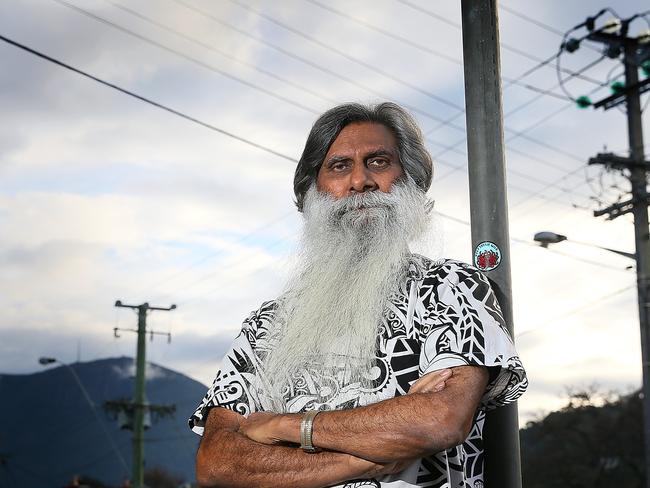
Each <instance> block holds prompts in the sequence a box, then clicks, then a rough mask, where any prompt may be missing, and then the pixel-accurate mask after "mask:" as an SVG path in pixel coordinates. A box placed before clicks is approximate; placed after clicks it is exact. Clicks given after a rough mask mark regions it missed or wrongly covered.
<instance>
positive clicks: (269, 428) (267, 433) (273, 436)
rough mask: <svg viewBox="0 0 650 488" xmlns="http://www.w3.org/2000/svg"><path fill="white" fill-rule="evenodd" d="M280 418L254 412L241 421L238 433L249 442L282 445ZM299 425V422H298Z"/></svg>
mask: <svg viewBox="0 0 650 488" xmlns="http://www.w3.org/2000/svg"><path fill="white" fill-rule="evenodd" d="M281 417H282V416H281V415H279V414H276V413H271V412H255V413H252V414H250V415H249V416H248V418H246V419H244V420H242V421H241V422H240V424H239V432H240V433H241V434H243V435H245V436H246V437H248V438H249V439H250V440H252V441H255V442H259V443H260V444H267V445H274V444H282V443H284V442H283V441H282V439H281V438H280V432H279V430H278V429H279V428H280V418H281ZM298 425H300V420H298Z"/></svg>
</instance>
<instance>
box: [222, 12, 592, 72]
mask: <svg viewBox="0 0 650 488" xmlns="http://www.w3.org/2000/svg"><path fill="white" fill-rule="evenodd" d="M231 1H232V0H231ZM397 1H398V2H400V3H403V4H404V5H408V6H409V7H411V8H412V9H414V10H417V11H419V12H421V13H423V14H425V15H428V16H429V17H432V18H434V19H437V20H440V21H441V22H444V23H446V24H448V25H451V26H453V27H455V28H457V29H462V26H461V25H460V24H458V23H456V22H452V21H450V20H449V19H445V18H444V17H443V16H441V15H439V14H436V13H435V12H432V11H431V10H429V9H426V8H424V7H421V6H420V5H416V4H415V3H412V2H410V1H409V0H397ZM501 46H502V47H503V49H505V50H507V51H510V52H513V53H515V54H519V55H520V56H523V57H526V58H528V59H530V60H533V61H536V62H537V63H539V64H538V66H536V67H535V70H537V69H539V68H541V67H543V66H546V65H548V64H549V63H550V61H549V60H548V59H546V60H545V59H541V58H538V57H537V56H534V55H532V54H530V53H528V52H526V51H522V50H521V49H519V48H517V47H515V46H512V45H510V44H506V43H503V42H501ZM563 72H564V73H566V74H573V72H572V71H571V70H568V69H564V70H563ZM579 78H581V79H582V80H585V81H589V82H590V83H595V84H600V81H598V80H595V79H593V78H590V77H586V76H582V75H579ZM503 79H504V80H507V78H505V77H504V78H503Z"/></svg>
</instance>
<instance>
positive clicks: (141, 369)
mask: <svg viewBox="0 0 650 488" xmlns="http://www.w3.org/2000/svg"><path fill="white" fill-rule="evenodd" d="M115 306H116V307H121V308H130V309H132V310H137V311H138V328H137V330H133V329H119V328H117V327H115V328H114V329H113V332H114V334H115V337H119V335H118V334H117V331H118V330H128V331H129V332H136V333H137V334H138V346H137V351H136V358H135V364H136V368H135V391H134V394H133V468H132V470H133V473H132V478H133V479H132V482H133V488H144V415H145V410H146V409H147V408H148V405H146V403H145V366H146V342H145V334H146V333H147V313H148V312H149V311H150V310H161V311H165V312H168V311H170V310H174V309H175V308H176V305H172V306H171V307H168V308H162V307H151V306H149V304H148V303H143V304H142V305H125V304H123V303H122V302H121V301H120V300H118V301H116V302H115ZM149 334H150V336H151V338H152V339H153V336H154V334H161V333H160V332H154V331H149ZM165 335H167V336H168V339H170V338H171V336H170V335H169V334H165Z"/></svg>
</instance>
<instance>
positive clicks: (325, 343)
mask: <svg viewBox="0 0 650 488" xmlns="http://www.w3.org/2000/svg"><path fill="white" fill-rule="evenodd" d="M428 213H429V204H428V202H427V198H426V195H425V194H424V193H423V192H422V191H421V190H419V189H418V187H417V186H416V185H415V183H413V181H412V180H410V179H405V180H403V181H400V182H398V183H396V184H394V185H393V187H392V190H391V192H390V193H383V192H379V191H374V192H366V193H360V194H355V195H352V196H350V197H348V198H344V199H339V200H335V199H334V198H332V197H331V196H329V195H328V194H324V193H321V192H319V191H317V190H316V188H315V187H312V188H311V189H310V190H309V191H308V192H307V195H306V199H305V207H304V217H305V228H304V233H303V239H302V251H301V253H300V255H299V262H298V266H297V268H296V270H295V272H294V273H293V276H292V278H291V279H290V280H289V282H288V286H287V289H286V292H285V293H284V295H283V297H282V298H281V299H280V301H279V306H278V310H277V314H276V319H275V321H274V322H275V328H274V330H273V331H272V336H274V340H273V341H272V342H274V343H275V345H274V346H273V348H272V350H271V352H270V353H269V356H268V357H267V359H266V361H265V362H264V364H263V368H264V373H265V374H264V376H265V377H266V378H267V381H268V383H269V384H268V385H267V387H270V388H271V395H272V398H273V401H272V403H273V404H274V407H273V408H274V409H275V410H284V409H285V408H286V405H284V402H283V401H282V397H283V396H285V395H286V394H287V393H289V391H288V390H287V389H288V388H290V386H289V385H290V384H291V379H292V378H294V379H296V378H299V377H300V375H301V374H303V373H304V372H306V371H309V372H312V373H313V372H315V373H317V374H320V375H327V376H331V377H334V378H338V381H339V382H340V381H344V382H345V384H348V385H352V384H355V383H358V384H359V386H360V387H364V386H370V384H371V383H372V366H373V363H374V358H375V354H376V345H377V336H378V331H379V325H380V321H381V319H382V315H383V313H384V309H385V307H386V305H387V303H388V299H389V297H390V295H391V293H393V292H395V291H396V290H397V287H398V285H399V284H400V283H401V282H403V280H404V279H405V276H406V273H407V271H408V255H409V251H408V243H409V242H410V241H411V240H413V239H416V238H418V237H420V236H421V235H422V234H423V233H424V232H425V231H426V229H427V224H428V222H429V217H428Z"/></svg>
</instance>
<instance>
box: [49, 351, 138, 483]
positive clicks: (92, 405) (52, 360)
mask: <svg viewBox="0 0 650 488" xmlns="http://www.w3.org/2000/svg"><path fill="white" fill-rule="evenodd" d="M38 362H39V364H41V365H42V366H48V365H50V364H60V365H61V366H65V367H66V368H67V370H68V371H70V374H71V375H72V377H73V378H74V380H75V382H76V383H77V385H78V386H79V389H80V390H81V393H83V396H84V399H85V400H86V403H87V404H88V406H89V407H90V410H92V412H93V415H94V416H95V420H97V423H98V424H99V426H100V427H101V429H102V431H103V432H104V435H105V436H106V439H107V440H108V443H109V444H110V445H111V448H112V449H113V451H115V455H116V456H117V457H118V459H119V460H120V462H121V463H122V466H124V469H125V471H126V473H128V472H129V467H128V465H127V464H126V461H125V460H124V457H123V456H122V453H121V452H120V451H119V449H118V448H117V446H116V445H115V442H114V441H113V438H112V437H111V435H110V433H109V432H108V429H107V428H106V426H105V425H104V423H103V422H102V419H101V418H100V417H99V414H98V413H97V409H96V408H95V403H94V402H93V401H92V400H91V399H90V395H89V394H88V391H87V390H86V387H85V386H84V385H83V383H82V382H81V378H79V375H77V372H76V371H75V370H74V368H73V367H72V366H70V365H69V364H68V363H64V362H63V361H59V360H58V359H56V358H52V357H47V356H43V357H40V358H38Z"/></svg>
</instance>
